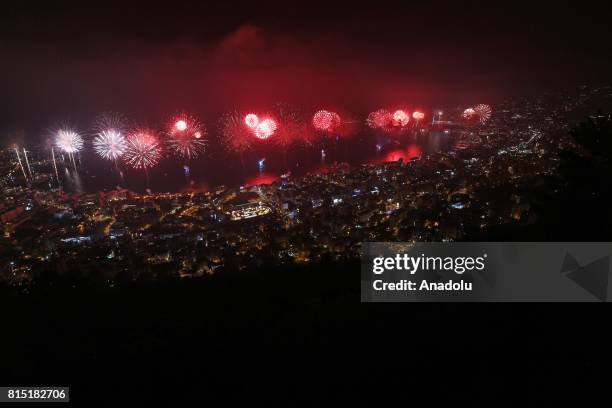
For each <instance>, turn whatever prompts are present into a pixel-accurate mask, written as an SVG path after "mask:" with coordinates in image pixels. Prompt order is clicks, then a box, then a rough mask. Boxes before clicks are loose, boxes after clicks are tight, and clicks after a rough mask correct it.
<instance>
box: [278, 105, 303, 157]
mask: <svg viewBox="0 0 612 408" xmlns="http://www.w3.org/2000/svg"><path fill="white" fill-rule="evenodd" d="M275 116H276V118H277V122H278V128H277V130H276V133H275V134H274V143H276V144H277V145H279V146H280V147H283V148H287V147H289V146H291V145H295V144H309V143H310V142H309V141H310V139H311V137H310V136H311V135H310V133H312V132H309V131H308V126H307V125H306V123H305V122H304V119H303V116H302V113H301V112H300V111H299V110H298V109H296V108H294V107H291V106H288V105H286V104H278V105H277V109H276V114H275Z"/></svg>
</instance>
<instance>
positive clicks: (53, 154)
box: [51, 146, 60, 185]
mask: <svg viewBox="0 0 612 408" xmlns="http://www.w3.org/2000/svg"><path fill="white" fill-rule="evenodd" d="M51 157H52V158H53V168H54V169H55V178H56V180H57V184H58V185H59V184H60V179H59V174H58V172H57V163H56V162H55V149H53V146H51Z"/></svg>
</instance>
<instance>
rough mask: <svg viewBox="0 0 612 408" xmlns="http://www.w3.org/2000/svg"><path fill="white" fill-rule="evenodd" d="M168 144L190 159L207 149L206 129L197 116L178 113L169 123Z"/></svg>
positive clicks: (175, 151) (174, 150)
mask: <svg viewBox="0 0 612 408" xmlns="http://www.w3.org/2000/svg"><path fill="white" fill-rule="evenodd" d="M167 133H168V145H169V146H170V148H171V149H172V151H173V152H174V153H176V154H177V155H178V156H181V157H184V158H187V159H190V158H194V157H197V156H198V155H199V154H201V153H202V152H204V150H205V149H206V140H205V136H206V129H205V128H204V126H203V125H202V124H201V123H200V122H198V121H197V120H196V119H195V118H193V117H191V116H188V115H184V114H181V115H178V116H176V117H174V118H172V119H171V120H170V122H169V123H168V130H167Z"/></svg>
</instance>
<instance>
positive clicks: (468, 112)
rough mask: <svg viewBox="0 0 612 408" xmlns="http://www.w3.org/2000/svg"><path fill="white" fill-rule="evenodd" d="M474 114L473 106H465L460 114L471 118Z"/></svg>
mask: <svg viewBox="0 0 612 408" xmlns="http://www.w3.org/2000/svg"><path fill="white" fill-rule="evenodd" d="M475 114H476V111H475V110H474V108H467V109H466V110H464V111H463V115H462V116H463V117H464V118H466V119H472V118H473V117H474V115H475Z"/></svg>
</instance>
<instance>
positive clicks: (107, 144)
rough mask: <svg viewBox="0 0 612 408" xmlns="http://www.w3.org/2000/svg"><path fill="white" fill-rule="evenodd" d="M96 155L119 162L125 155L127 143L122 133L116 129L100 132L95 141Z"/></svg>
mask: <svg viewBox="0 0 612 408" xmlns="http://www.w3.org/2000/svg"><path fill="white" fill-rule="evenodd" d="M93 146H94V150H95V151H96V153H97V154H98V155H99V156H100V157H102V158H103V159H106V160H117V159H118V158H120V157H121V156H123V154H124V153H125V149H126V148H127V143H126V141H125V137H124V136H123V135H122V134H121V132H120V131H118V130H115V129H108V130H102V131H100V132H98V134H97V136H96V137H95V139H94V141H93Z"/></svg>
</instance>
